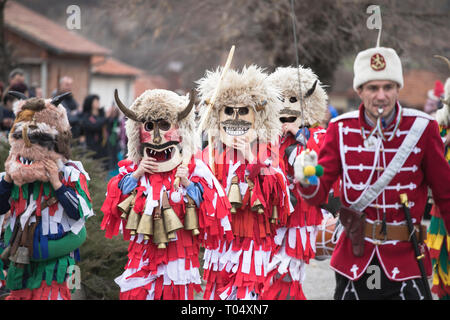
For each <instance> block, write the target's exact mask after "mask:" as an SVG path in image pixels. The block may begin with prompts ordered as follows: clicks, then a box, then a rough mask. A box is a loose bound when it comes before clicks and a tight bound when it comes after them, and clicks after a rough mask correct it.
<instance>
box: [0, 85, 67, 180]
mask: <svg viewBox="0 0 450 320" xmlns="http://www.w3.org/2000/svg"><path fill="white" fill-rule="evenodd" d="M9 94H11V95H14V96H15V97H17V98H19V99H20V101H19V102H18V104H17V105H16V106H15V108H14V113H15V115H16V119H15V121H14V124H13V126H12V128H11V131H10V133H9V137H8V140H9V144H10V145H11V149H10V152H9V156H8V158H7V160H6V162H5V170H6V172H7V173H8V174H9V175H10V176H11V178H12V180H13V181H14V183H15V184H16V185H19V186H21V185H23V184H25V183H31V182H34V181H48V176H47V172H46V170H45V167H44V165H43V163H42V161H43V160H45V159H51V160H53V161H55V162H56V163H57V165H58V166H59V167H61V166H62V164H63V162H65V161H66V160H67V159H69V158H70V139H71V138H72V134H71V131H70V124H69V121H68V119H67V114H66V110H65V108H64V107H63V106H60V105H59V104H60V102H61V101H62V100H63V99H64V98H65V97H66V96H67V95H69V94H70V92H68V93H64V94H62V95H60V96H57V97H55V98H53V99H46V100H44V99H40V98H30V99H28V98H27V97H26V96H24V95H23V94H21V93H19V92H14V91H13V92H9Z"/></svg>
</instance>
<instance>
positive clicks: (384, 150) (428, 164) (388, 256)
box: [299, 104, 450, 281]
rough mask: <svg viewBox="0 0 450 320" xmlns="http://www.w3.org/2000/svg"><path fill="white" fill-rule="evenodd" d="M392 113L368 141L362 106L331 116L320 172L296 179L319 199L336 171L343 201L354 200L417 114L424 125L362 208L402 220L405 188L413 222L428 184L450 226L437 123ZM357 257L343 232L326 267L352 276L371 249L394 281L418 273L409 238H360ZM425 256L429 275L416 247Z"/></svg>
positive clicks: (449, 188)
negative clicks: (307, 182)
mask: <svg viewBox="0 0 450 320" xmlns="http://www.w3.org/2000/svg"><path fill="white" fill-rule="evenodd" d="M395 112H396V116H395V120H394V121H393V123H391V124H390V125H389V126H388V127H387V128H386V129H385V130H384V131H383V136H384V137H383V138H382V137H380V136H381V135H380V134H379V133H376V134H375V135H374V137H373V138H372V139H371V141H367V139H366V141H365V139H364V138H363V137H364V136H365V137H368V136H369V134H370V132H371V130H372V129H373V128H371V127H370V126H369V125H368V124H367V122H366V121H365V116H364V106H363V105H361V106H360V107H359V110H358V111H353V112H349V113H346V114H344V115H342V116H340V117H337V118H335V119H333V120H332V121H331V122H330V125H329V127H328V130H327V133H326V136H325V141H324V144H323V145H322V148H321V150H320V154H319V164H321V165H322V166H323V167H324V175H323V176H322V177H321V178H320V183H319V185H318V186H317V187H314V186H310V187H306V188H305V187H303V186H301V185H299V188H300V191H301V193H302V195H303V196H306V198H309V199H307V201H308V202H310V203H311V204H315V205H319V204H320V203H323V202H324V201H325V199H326V196H327V195H328V191H329V189H330V188H331V187H332V185H333V183H334V182H335V181H336V179H337V178H339V177H341V180H342V190H341V201H342V204H343V205H345V206H350V205H351V204H352V203H353V202H355V201H356V200H357V199H358V198H359V197H360V196H361V194H362V193H363V191H364V190H365V187H367V186H370V185H373V184H374V183H375V181H377V179H378V178H379V177H380V176H381V175H382V173H383V171H384V169H385V168H386V167H387V166H388V165H389V163H390V161H391V160H392V158H393V157H394V155H395V154H396V152H397V150H398V148H399V147H400V145H401V144H402V142H403V140H404V139H405V137H406V135H407V134H408V132H409V131H410V128H411V126H412V125H413V123H414V121H415V119H416V118H418V117H421V118H425V119H427V120H428V124H427V125H426V128H425V130H424V131H423V133H422V135H421V136H420V138H419V140H418V142H417V144H416V145H415V147H414V148H413V150H412V152H411V153H410V154H409V156H408V157H407V159H406V161H405V163H404V164H403V166H402V168H401V169H400V170H399V171H398V172H397V173H396V175H395V176H394V177H393V179H392V180H391V181H390V183H389V184H388V185H387V186H386V187H385V188H384V189H383V191H382V192H381V193H380V194H379V196H378V197H377V198H376V200H375V201H373V202H372V203H371V204H370V205H369V206H368V207H367V208H366V209H365V210H364V212H365V213H366V220H367V222H368V223H372V222H373V221H375V220H378V221H381V220H382V219H383V214H384V213H385V215H386V222H387V223H388V224H406V221H405V214H404V210H403V207H402V204H401V203H400V198H399V195H400V194H401V193H406V194H407V195H408V199H409V201H410V205H411V208H410V212H411V217H412V219H413V223H415V224H419V223H420V222H421V221H422V217H423V212H424V208H425V204H426V201H427V186H429V187H430V188H431V190H432V192H433V196H434V200H435V203H436V205H437V206H438V207H439V209H441V210H442V217H443V218H444V221H445V224H446V226H447V229H449V227H450V166H449V165H448V163H447V161H446V160H445V159H444V157H443V150H444V147H443V144H442V140H441V138H440V135H439V129H438V124H437V122H436V121H434V120H433V118H431V117H430V116H428V115H427V114H425V113H423V112H420V111H417V110H414V109H406V108H402V107H401V106H400V105H399V104H397V105H396V111H395ZM365 240H366V241H365V249H364V255H363V256H362V257H356V256H354V255H353V252H352V246H351V242H350V240H349V239H348V238H347V236H346V234H345V232H343V233H342V234H341V236H340V238H339V240H338V243H337V244H336V247H335V250H334V252H333V256H332V258H331V261H330V265H331V267H332V268H333V269H334V270H335V271H336V272H338V273H340V274H342V275H344V276H346V277H348V278H349V279H351V280H357V279H358V278H359V277H361V275H362V274H363V273H364V272H365V270H366V268H367V267H368V265H369V263H370V261H371V260H372V257H373V255H374V254H377V257H378V259H379V261H380V263H381V265H382V267H383V270H384V272H385V274H386V276H387V277H388V278H389V279H391V280H394V281H402V280H406V279H411V278H418V277H420V271H419V267H418V265H417V260H416V259H415V255H414V250H413V247H412V244H411V243H410V242H408V241H402V242H400V241H385V242H383V243H381V244H376V243H374V241H372V239H371V238H367V237H366V238H365ZM421 249H422V250H423V251H424V253H425V256H426V258H425V259H424V264H425V269H426V271H427V274H428V275H431V262H430V258H429V253H428V250H427V248H426V247H425V246H423V245H422V248H421Z"/></svg>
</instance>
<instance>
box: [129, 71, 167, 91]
mask: <svg viewBox="0 0 450 320" xmlns="http://www.w3.org/2000/svg"><path fill="white" fill-rule="evenodd" d="M149 89H166V90H168V89H169V82H168V81H167V80H166V79H165V78H163V77H161V76H151V75H148V74H142V75H141V76H140V77H138V78H137V79H136V81H135V82H134V96H135V97H139V96H140V95H141V94H142V93H143V92H144V91H145V90H149Z"/></svg>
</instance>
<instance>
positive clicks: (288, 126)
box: [281, 122, 298, 137]
mask: <svg viewBox="0 0 450 320" xmlns="http://www.w3.org/2000/svg"><path fill="white" fill-rule="evenodd" d="M281 130H282V132H283V135H285V134H287V133H288V132H290V133H292V135H293V136H294V137H295V135H296V134H297V131H298V125H297V124H296V123H295V122H286V123H283V125H282V126H281Z"/></svg>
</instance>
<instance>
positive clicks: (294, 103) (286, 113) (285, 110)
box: [279, 95, 302, 128]
mask: <svg viewBox="0 0 450 320" xmlns="http://www.w3.org/2000/svg"><path fill="white" fill-rule="evenodd" d="M281 103H282V107H281V108H282V109H281V111H280V118H279V119H280V123H281V125H283V124H285V123H294V124H295V126H296V127H298V128H300V126H301V122H302V121H301V116H302V114H301V111H299V110H301V107H300V100H299V99H298V98H297V97H296V96H290V95H288V96H284V97H283V98H282V100H281Z"/></svg>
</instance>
